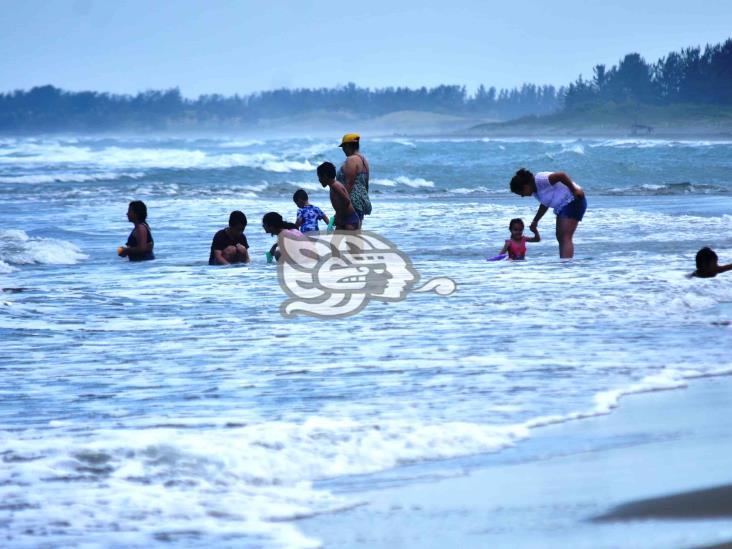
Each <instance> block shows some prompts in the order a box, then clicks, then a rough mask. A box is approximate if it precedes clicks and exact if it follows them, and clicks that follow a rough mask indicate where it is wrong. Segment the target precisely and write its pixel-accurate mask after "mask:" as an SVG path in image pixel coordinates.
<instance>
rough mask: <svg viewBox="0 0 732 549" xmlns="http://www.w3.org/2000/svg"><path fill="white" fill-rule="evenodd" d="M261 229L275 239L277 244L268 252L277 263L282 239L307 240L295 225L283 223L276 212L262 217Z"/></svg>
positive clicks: (287, 222)
mask: <svg viewBox="0 0 732 549" xmlns="http://www.w3.org/2000/svg"><path fill="white" fill-rule="evenodd" d="M262 228H263V229H264V232H265V233H267V234H271V235H272V236H276V237H277V242H276V243H275V244H274V245H273V246H272V247H271V248H270V250H269V253H270V254H271V255H272V257H274V258H275V259H276V260H277V261H279V260H280V257H281V256H282V253H281V251H280V250H281V248H282V247H281V244H282V239H283V238H285V237H288V238H294V239H295V240H307V237H306V236H304V235H303V234H302V233H301V232H300V231H299V230H298V228H297V225H295V224H294V223H290V222H289V221H285V220H284V219H282V216H281V215H280V214H278V213H277V212H268V213H266V214H264V216H263V217H262Z"/></svg>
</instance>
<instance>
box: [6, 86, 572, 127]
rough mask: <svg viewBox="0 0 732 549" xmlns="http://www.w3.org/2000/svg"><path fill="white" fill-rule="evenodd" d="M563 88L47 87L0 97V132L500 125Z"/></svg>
mask: <svg viewBox="0 0 732 549" xmlns="http://www.w3.org/2000/svg"><path fill="white" fill-rule="evenodd" d="M562 95H563V90H561V89H560V90H556V89H555V88H554V87H553V86H535V85H533V84H525V85H524V86H522V87H521V88H515V89H511V90H506V89H502V90H496V88H494V87H491V88H487V89H486V88H485V87H484V86H481V87H480V88H479V89H478V91H477V93H475V94H474V95H472V96H470V95H468V93H467V91H466V89H465V87H464V86H447V85H442V86H437V87H434V88H426V87H422V88H418V89H411V88H393V87H389V88H383V89H374V90H372V89H369V88H362V87H358V86H356V85H355V84H348V85H347V86H342V87H337V88H319V89H294V90H291V89H279V90H273V91H266V92H261V93H255V94H251V95H234V96H229V97H226V96H223V95H218V94H213V95H202V96H200V97H199V98H198V99H186V98H184V97H183V96H182V95H181V93H180V91H179V90H178V89H177V88H175V89H170V90H165V91H146V92H142V93H138V94H137V95H134V96H131V95H114V94H109V93H100V92H91V91H89V92H69V91H64V90H62V89H59V88H56V87H54V86H50V85H49V86H40V87H36V88H33V89H31V90H29V91H14V92H11V93H4V94H0V130H39V129H41V130H64V129H86V130H94V129H108V128H124V127H138V128H140V127H145V128H165V127H171V126H196V125H207V124H208V125H219V124H221V125H231V124H235V125H248V124H252V123H256V122H257V121H258V120H261V119H271V118H284V117H292V116H296V115H300V114H304V113H309V112H317V111H330V112H342V113H349V114H356V115H359V116H365V117H373V116H380V115H385V114H389V113H392V112H395V111H402V110H418V111H429V112H436V113H444V114H466V113H470V114H479V115H482V116H491V117H495V118H501V119H508V118H515V117H517V116H523V115H527V114H548V113H551V112H553V111H555V110H557V109H558V108H559V107H560V104H561V100H562Z"/></svg>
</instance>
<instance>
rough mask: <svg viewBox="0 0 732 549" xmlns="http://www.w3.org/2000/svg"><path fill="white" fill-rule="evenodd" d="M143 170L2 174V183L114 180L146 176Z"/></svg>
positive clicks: (0, 179) (0, 178) (0, 180)
mask: <svg viewBox="0 0 732 549" xmlns="http://www.w3.org/2000/svg"><path fill="white" fill-rule="evenodd" d="M144 176H145V174H144V173H143V172H122V173H115V172H100V173H75V172H60V173H55V174H53V173H51V174H48V173H46V174H36V175H17V176H0V183H28V184H39V183H67V182H72V183H85V182H87V181H112V180H115V179H123V178H129V179H139V178H141V177H144Z"/></svg>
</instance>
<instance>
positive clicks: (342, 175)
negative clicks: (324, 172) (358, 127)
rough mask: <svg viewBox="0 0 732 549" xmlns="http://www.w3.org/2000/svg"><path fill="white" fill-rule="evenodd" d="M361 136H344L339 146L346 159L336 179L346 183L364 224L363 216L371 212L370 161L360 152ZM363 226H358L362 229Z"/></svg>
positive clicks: (348, 134) (354, 206)
mask: <svg viewBox="0 0 732 549" xmlns="http://www.w3.org/2000/svg"><path fill="white" fill-rule="evenodd" d="M360 141H361V136H359V135H358V134H357V133H347V134H346V135H344V136H343V139H342V140H341V144H340V145H339V147H340V148H341V149H343V154H345V155H346V161H345V162H344V163H343V165H342V166H341V167H340V169H339V170H338V174H337V175H336V179H337V180H338V181H340V182H341V183H343V185H345V187H346V190H347V191H348V195H349V197H350V199H351V204H353V208H354V209H355V210H356V213H357V214H358V219H359V220H360V222H361V224H363V218H364V216H366V215H370V214H371V199H370V198H369V163H368V161H367V160H366V158H365V157H364V156H363V155H362V154H361V153H360V152H358V149H359V146H360ZM360 228H361V227H360V226H359V227H357V229H360Z"/></svg>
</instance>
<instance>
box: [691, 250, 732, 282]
mask: <svg viewBox="0 0 732 549" xmlns="http://www.w3.org/2000/svg"><path fill="white" fill-rule="evenodd" d="M726 271H732V263H729V264H728V265H720V264H719V258H718V257H717V254H716V253H715V252H714V250H712V249H711V248H708V247H704V248H702V249H701V250H699V251H698V252H697V253H696V271H694V272H693V273H691V276H696V277H698V278H714V277H715V276H717V275H718V274H719V273H724V272H726Z"/></svg>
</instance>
